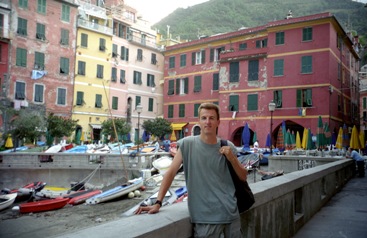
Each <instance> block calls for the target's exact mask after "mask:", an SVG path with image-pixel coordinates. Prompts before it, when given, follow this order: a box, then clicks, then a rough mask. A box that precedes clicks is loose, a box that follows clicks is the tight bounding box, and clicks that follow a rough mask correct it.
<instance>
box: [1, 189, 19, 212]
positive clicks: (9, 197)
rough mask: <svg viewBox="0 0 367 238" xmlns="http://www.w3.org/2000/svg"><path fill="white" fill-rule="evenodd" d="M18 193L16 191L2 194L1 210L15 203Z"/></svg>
mask: <svg viewBox="0 0 367 238" xmlns="http://www.w3.org/2000/svg"><path fill="white" fill-rule="evenodd" d="M17 195H18V194H16V193H10V194H4V195H0V211H1V210H4V209H5V208H8V207H10V206H11V205H12V204H13V203H14V201H15V198H16V197H17Z"/></svg>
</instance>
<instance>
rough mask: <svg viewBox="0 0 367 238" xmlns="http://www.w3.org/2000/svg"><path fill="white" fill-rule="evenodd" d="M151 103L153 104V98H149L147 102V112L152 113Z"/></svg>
mask: <svg viewBox="0 0 367 238" xmlns="http://www.w3.org/2000/svg"><path fill="white" fill-rule="evenodd" d="M153 103H154V100H153V98H149V101H148V111H149V112H152V111H153V105H154V104H153Z"/></svg>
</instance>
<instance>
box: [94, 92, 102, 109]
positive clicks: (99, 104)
mask: <svg viewBox="0 0 367 238" xmlns="http://www.w3.org/2000/svg"><path fill="white" fill-rule="evenodd" d="M95 107H96V108H101V107H102V95H101V94H96V103H95Z"/></svg>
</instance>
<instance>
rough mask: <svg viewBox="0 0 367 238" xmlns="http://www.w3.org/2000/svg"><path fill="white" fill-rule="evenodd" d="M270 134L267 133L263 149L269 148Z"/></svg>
mask: <svg viewBox="0 0 367 238" xmlns="http://www.w3.org/2000/svg"><path fill="white" fill-rule="evenodd" d="M270 146H271V145H270V134H269V133H268V136H267V137H266V142H265V147H269V148H270Z"/></svg>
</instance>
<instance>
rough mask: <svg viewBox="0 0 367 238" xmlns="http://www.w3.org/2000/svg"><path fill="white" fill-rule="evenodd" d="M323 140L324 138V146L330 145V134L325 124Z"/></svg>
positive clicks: (327, 125)
mask: <svg viewBox="0 0 367 238" xmlns="http://www.w3.org/2000/svg"><path fill="white" fill-rule="evenodd" d="M324 138H325V144H326V145H330V144H331V132H330V128H329V124H328V123H327V122H325V124H324Z"/></svg>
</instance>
